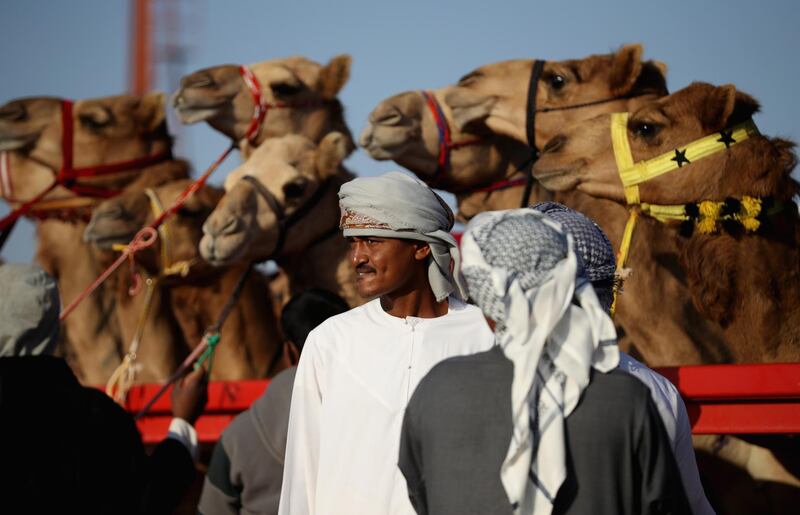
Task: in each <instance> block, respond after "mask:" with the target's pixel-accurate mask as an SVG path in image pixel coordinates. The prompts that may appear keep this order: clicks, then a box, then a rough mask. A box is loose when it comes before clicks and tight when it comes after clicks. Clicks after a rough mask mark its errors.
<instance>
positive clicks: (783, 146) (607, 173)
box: [535, 83, 800, 363]
mask: <svg viewBox="0 0 800 515" xmlns="http://www.w3.org/2000/svg"><path fill="white" fill-rule="evenodd" d="M757 110H758V103H757V102H756V101H755V100H754V99H753V98H752V97H750V96H748V95H746V94H744V93H741V92H737V91H736V88H735V87H734V86H722V87H714V86H711V85H709V84H704V83H694V84H692V85H690V86H689V87H687V88H685V89H683V90H681V91H679V92H677V93H675V94H673V95H670V96H668V97H665V98H663V99H660V100H657V101H654V102H652V103H650V104H648V105H646V106H643V107H641V108H640V109H638V110H636V111H633V112H632V114H631V116H630V120H629V121H628V132H629V134H628V138H629V140H630V147H631V151H632V154H633V159H634V160H635V161H640V160H644V159H648V158H651V157H653V156H655V155H658V154H661V153H664V152H666V151H668V150H674V149H676V148H678V149H680V148H682V147H684V146H685V145H687V144H688V143H689V142H691V141H693V140H696V139H698V138H700V137H703V136H706V135H708V134H712V133H715V132H720V131H722V134H723V135H722V136H720V138H724V137H725V136H724V134H726V132H725V131H726V130H727V129H728V128H729V127H731V126H733V125H736V124H737V123H740V122H742V121H744V120H747V119H749V118H750V116H751V115H752V114H753V113H755V112H756V111H757ZM609 126H610V123H609V116H608V115H603V116H598V117H597V118H594V119H592V120H591V121H589V122H586V123H584V124H583V125H580V126H577V125H576V126H573V127H570V128H569V129H568V130H566V131H564V132H562V133H561V134H559V135H557V136H555V137H554V138H553V139H551V140H550V142H549V143H548V145H547V146H546V147H545V151H544V153H543V154H542V158H541V159H540V160H539V162H538V163H537V164H536V167H535V175H536V177H537V178H538V179H539V180H540V181H541V182H542V184H543V185H544V186H545V187H546V188H548V189H552V190H557V191H565V190H577V191H580V192H583V193H586V194H588V195H591V196H594V197H599V198H605V199H608V200H612V201H614V202H617V203H619V204H620V205H624V204H625V196H624V191H623V187H622V183H621V182H620V177H619V175H618V172H617V166H616V162H615V160H614V152H613V151H612V148H611V136H610V131H609ZM793 147H794V144H793V143H790V142H788V141H785V140H781V139H770V138H767V137H764V136H761V135H758V134H754V135H751V136H750V137H749V138H748V139H747V140H745V141H742V142H741V143H738V144H736V145H731V146H730V148H729V149H727V150H726V151H724V152H717V153H715V154H713V155H710V156H708V157H704V158H703V159H701V160H698V161H697V162H694V163H689V162H684V163H682V166H685V167H686V170H680V171H679V172H677V171H675V172H671V173H666V174H664V175H661V176H658V177H654V178H652V179H651V180H648V181H646V182H644V183H642V184H641V185H640V186H639V190H640V198H641V202H642V203H647V204H654V205H673V204H690V203H694V204H697V205H700V203H701V202H703V201H725V200H726V199H729V198H732V199H740V202H747V200H742V199H745V197H752V198H766V197H768V198H770V199H772V201H773V203H774V204H775V207H774V208H772V209H773V210H774V211H775V212H774V213H772V212H769V208H767V207H766V206H764V207H763V208H762V209H763V210H764V213H763V214H761V215H760V216H759V218H758V219H757V220H758V221H756V222H751V223H753V224H754V225H755V227H754V226H747V227H742V224H737V223H735V221H727V222H720V223H717V226H718V227H716V229H724V230H714V228H713V224H712V227H711V228H710V229H709V230H706V231H704V230H703V227H702V223H703V222H702V220H701V221H700V222H698V225H697V227H698V229H697V230H694V231H693V233H692V234H691V235H688V236H681V235H680V231H679V230H678V229H676V228H675V227H670V226H669V225H667V224H662V223H660V222H657V221H655V220H653V221H654V222H656V223H657V224H658V225H656V227H658V229H659V232H660V233H661V234H662V235H664V236H665V237H666V236H668V235H670V234H678V235H679V239H680V243H681V245H680V253H679V254H678V259H677V260H676V262H675V263H674V264H673V266H677V267H679V270H678V273H680V274H682V275H684V276H685V277H686V282H687V285H688V288H689V292H690V294H691V298H692V300H693V301H694V305H695V307H696V308H697V309H698V310H699V311H700V312H701V313H703V314H704V315H705V316H706V317H707V318H709V319H711V320H714V321H715V322H717V323H718V324H720V325H721V326H722V327H723V328H724V331H725V339H726V341H727V342H728V343H729V346H730V347H729V350H730V353H731V361H733V362H736V363H747V362H792V361H800V259H799V258H800V251H799V250H798V245H799V244H800V232H799V231H800V217H798V211H797V208H796V206H795V205H794V204H793V202H792V198H793V197H794V195H796V194H797V193H798V191H800V186H799V185H798V183H797V182H796V181H795V180H794V179H792V177H791V175H790V174H791V171H792V170H793V169H794V166H795V163H796V157H795V155H794V152H793V151H792V149H793ZM676 159H677V158H676ZM676 162H677V161H676ZM780 206H783V207H782V208H781V207H780ZM700 208H701V209H705V208H703V206H700ZM698 216H700V217H701V219H702V217H703V216H704V215H703V214H702V213H701V214H700V215H698ZM743 223H747V221H745V222H743ZM682 225H683V227H684V228H685V227H686V226H685V224H682ZM719 226H722V227H719ZM690 228H691V227H690ZM703 232H707V234H703ZM634 239H641V238H640V235H638V234H637V235H635V237H634ZM643 243H644V244H647V243H648V242H647V241H645V242H643ZM634 257H635V256H632V257H631V259H632V261H631V265H632V266H633V267H636V266H637V264H638V263H636V262H635V261H633V259H634Z"/></svg>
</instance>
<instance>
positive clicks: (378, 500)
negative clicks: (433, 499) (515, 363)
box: [279, 297, 494, 515]
mask: <svg viewBox="0 0 800 515" xmlns="http://www.w3.org/2000/svg"><path fill="white" fill-rule="evenodd" d="M449 305H450V308H449V311H448V313H447V314H446V315H444V316H441V317H437V318H425V319H423V318H415V317H407V318H398V317H394V316H391V315H389V314H388V313H386V312H385V311H383V308H381V305H380V300H378V299H376V300H373V301H371V302H369V303H367V304H365V305H363V306H360V307H358V308H355V309H352V310H350V311H348V312H346V313H343V314H341V315H338V316H335V317H333V318H329V319H328V320H326V321H325V322H324V323H323V324H322V325H320V326H319V327H318V328H316V329H315V330H314V331H312V332H311V333H310V334H309V336H308V339H307V340H306V343H305V346H304V348H303V354H302V357H301V359H300V364H299V366H298V368H297V376H296V378H295V383H294V390H293V393H292V407H291V411H290V415H289V435H288V441H287V444H286V460H285V466H284V473H283V487H282V492H281V503H280V509H279V514H280V515H305V514H315V515H326V514H331V515H362V514H363V515H384V514H386V515H390V514H391V515H405V514H409V515H414V513H415V512H414V509H413V507H412V506H411V502H410V501H409V499H408V490H407V487H406V482H405V479H404V478H403V475H402V474H401V473H400V469H399V468H398V466H397V461H398V453H399V445H400V430H401V425H402V422H403V414H404V412H405V408H406V404H407V403H408V400H409V398H410V397H411V394H412V393H413V392H414V389H415V388H416V386H417V383H418V382H419V381H420V379H422V377H424V376H425V374H427V373H428V371H429V370H430V369H431V368H432V367H433V366H434V365H435V364H437V363H438V362H440V361H442V360H444V359H446V358H449V357H452V356H460V355H466V354H473V353H475V352H481V351H485V350H487V349H489V348H490V347H491V346H492V345H493V344H494V334H493V333H492V332H491V330H490V329H489V327H488V325H487V324H486V321H485V320H484V317H483V314H482V313H481V311H480V310H479V309H478V308H476V307H475V306H471V305H468V304H465V303H463V302H461V301H459V300H457V299H455V298H453V297H450V299H449Z"/></svg>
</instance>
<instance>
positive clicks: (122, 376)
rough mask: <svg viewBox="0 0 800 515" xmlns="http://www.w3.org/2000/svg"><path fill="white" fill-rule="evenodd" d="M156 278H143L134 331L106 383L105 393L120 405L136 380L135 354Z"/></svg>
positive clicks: (151, 302)
mask: <svg viewBox="0 0 800 515" xmlns="http://www.w3.org/2000/svg"><path fill="white" fill-rule="evenodd" d="M157 282H158V281H157V280H156V279H154V278H152V277H148V278H147V279H146V280H145V285H146V287H147V290H146V291H145V297H144V306H143V307H142V311H141V313H139V320H138V321H137V322H136V332H135V333H134V335H133V340H132V341H131V345H130V348H129V349H128V353H127V354H125V357H124V358H123V359H122V363H120V365H119V366H118V367H117V369H116V370H114V373H113V374H111V377H110V378H109V379H108V382H107V383H106V395H108V396H109V397H111V398H112V399H114V401H115V402H116V403H117V404H119V405H121V406H124V405H125V400H126V398H127V396H128V391H129V390H130V389H131V386H133V383H134V381H135V380H136V372H137V370H138V368H140V365H137V364H136V354H137V352H138V351H139V344H140V342H141V341H142V334H143V333H144V327H145V324H146V322H147V317H148V315H149V314H150V308H151V307H152V305H153V293H154V292H155V289H156V286H157Z"/></svg>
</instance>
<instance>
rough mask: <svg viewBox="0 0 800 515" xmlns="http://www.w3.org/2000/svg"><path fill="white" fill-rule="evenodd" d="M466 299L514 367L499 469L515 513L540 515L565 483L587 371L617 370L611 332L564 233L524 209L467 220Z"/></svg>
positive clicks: (464, 248) (464, 250) (464, 242)
mask: <svg viewBox="0 0 800 515" xmlns="http://www.w3.org/2000/svg"><path fill="white" fill-rule="evenodd" d="M461 251H462V256H463V274H464V277H465V278H466V281H467V284H468V288H469V293H470V297H472V298H473V300H474V301H475V302H476V303H477V304H478V306H480V307H481V309H482V310H483V312H484V313H485V314H486V315H487V316H488V317H490V318H492V319H493V320H494V321H495V322H496V324H497V326H496V329H495V332H496V338H497V343H498V344H499V345H500V346H501V347H502V348H503V352H504V353H505V355H506V356H507V357H508V358H509V359H510V360H511V361H512V362H513V364H514V379H513V383H512V390H511V406H512V416H513V424H514V432H513V436H512V439H511V442H510V444H509V448H508V453H507V455H506V458H505V460H504V462H503V466H502V468H501V471H500V475H501V480H502V482H503V486H504V488H505V490H506V493H507V494H508V497H509V500H510V501H511V503H512V505H513V506H514V510H515V511H514V512H515V513H518V514H535V515H547V514H550V513H551V511H552V508H553V501H554V499H555V496H556V494H557V492H558V489H559V488H560V487H561V484H562V483H563V481H564V479H565V477H566V462H565V438H564V420H565V418H566V417H567V416H569V414H570V413H572V410H573V409H575V406H576V405H577V404H578V401H579V400H580V396H581V394H582V392H583V390H584V388H586V386H587V385H588V384H589V378H590V371H591V369H592V368H594V369H596V370H598V371H601V372H607V371H609V370H612V369H613V368H615V367H616V366H617V363H618V362H619V353H618V349H617V346H616V332H615V330H614V325H613V323H612V322H611V319H610V318H609V317H608V315H607V314H606V313H605V311H604V310H603V308H602V306H601V305H600V303H599V301H598V299H597V296H596V295H595V293H594V290H593V288H592V287H591V285H590V284H589V281H588V279H587V278H586V277H585V276H584V274H583V270H582V266H581V263H580V259H579V257H578V256H577V255H576V253H575V250H574V244H573V240H572V237H571V236H569V235H567V234H565V233H564V232H563V231H562V229H561V226H560V224H559V223H558V222H555V221H553V220H551V219H548V218H547V217H546V216H545V215H543V214H542V213H539V212H537V211H534V210H531V209H517V210H510V211H496V212H487V213H482V214H480V215H478V216H476V217H475V218H474V219H473V220H472V221H471V222H470V224H469V225H468V227H467V230H466V232H465V233H464V236H463V238H462V240H461Z"/></svg>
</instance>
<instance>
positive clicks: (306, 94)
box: [173, 55, 354, 157]
mask: <svg viewBox="0 0 800 515" xmlns="http://www.w3.org/2000/svg"><path fill="white" fill-rule="evenodd" d="M350 63H351V58H350V56H349V55H339V56H336V57H334V58H333V59H331V61H330V62H329V63H328V64H326V65H324V66H323V65H321V64H319V63H316V62H314V61H311V60H309V59H306V58H304V57H298V56H295V57H288V58H285V59H270V60H267V61H261V62H259V63H255V64H253V65H250V67H249V68H250V70H251V71H252V73H253V75H254V76H255V77H256V80H257V81H258V83H259V84H260V86H261V89H260V93H261V96H262V97H261V102H262V104H264V105H266V106H267V112H266V115H265V118H264V121H263V122H262V123H261V124H260V127H258V128H257V130H256V131H255V134H254V135H252V137H251V138H250V140H251V141H249V142H248V141H247V139H248V138H247V133H248V129H249V128H250V124H251V122H252V120H253V113H254V109H255V104H254V98H253V93H252V92H251V90H250V88H249V87H248V85H247V83H246V82H245V80H244V78H243V77H242V73H241V71H240V67H239V66H238V65H232V64H227V65H221V66H214V67H211V68H205V69H203V70H198V71H196V72H193V73H190V74H189V75H186V76H185V77H183V78H182V79H181V87H180V89H178V91H176V92H175V94H174V96H173V104H174V106H175V108H176V109H177V111H178V115H179V116H180V118H181V121H183V123H187V124H189V123H197V122H200V121H206V122H208V124H209V125H211V127H213V128H214V129H216V130H217V131H219V132H221V133H222V134H225V135H226V136H228V137H230V138H231V139H233V140H234V141H236V142H239V144H240V145H239V146H240V148H241V149H242V151H243V154H244V155H245V157H246V156H247V155H248V154H249V152H250V147H251V146H252V145H256V146H257V145H259V144H261V143H262V142H263V141H264V140H266V139H268V138H274V137H278V136H283V135H285V134H302V135H304V136H306V137H308V138H310V139H311V140H312V141H314V142H319V141H320V140H321V139H322V138H323V137H324V136H325V135H326V134H328V133H329V132H331V131H339V132H341V133H342V134H344V135H345V140H346V145H347V149H348V150H347V151H348V153H349V152H350V151H352V150H353V148H354V145H353V143H352V138H351V136H350V131H349V129H348V128H347V125H346V124H345V121H344V109H343V107H342V105H341V103H340V102H339V100H338V99H337V98H336V95H337V94H338V93H339V91H340V90H341V89H342V87H343V86H344V85H345V83H347V80H348V79H349V78H350Z"/></svg>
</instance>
